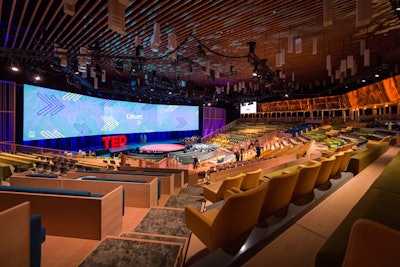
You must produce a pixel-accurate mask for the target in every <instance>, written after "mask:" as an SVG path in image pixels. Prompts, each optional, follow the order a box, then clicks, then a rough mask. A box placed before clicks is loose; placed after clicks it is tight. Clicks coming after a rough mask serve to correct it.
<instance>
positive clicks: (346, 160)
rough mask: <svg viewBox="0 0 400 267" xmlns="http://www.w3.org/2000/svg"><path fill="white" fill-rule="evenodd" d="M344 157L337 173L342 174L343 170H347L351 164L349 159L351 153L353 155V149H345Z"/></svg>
mask: <svg viewBox="0 0 400 267" xmlns="http://www.w3.org/2000/svg"><path fill="white" fill-rule="evenodd" d="M343 153H344V155H343V159H342V162H340V166H339V170H338V173H337V174H341V173H342V172H344V171H346V169H347V165H349V161H350V158H351V155H353V149H351V148H350V149H348V150H346V151H343Z"/></svg>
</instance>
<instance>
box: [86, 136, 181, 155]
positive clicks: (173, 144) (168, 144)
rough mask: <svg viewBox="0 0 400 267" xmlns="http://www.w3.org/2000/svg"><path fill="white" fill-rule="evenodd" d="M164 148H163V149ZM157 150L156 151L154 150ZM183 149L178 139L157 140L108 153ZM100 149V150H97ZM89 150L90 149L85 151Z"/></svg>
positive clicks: (123, 147) (129, 145) (117, 148)
mask: <svg viewBox="0 0 400 267" xmlns="http://www.w3.org/2000/svg"><path fill="white" fill-rule="evenodd" d="M164 146H165V148H164ZM156 148H157V149H156ZM184 148H185V146H184V145H181V144H180V139H169V140H159V141H154V142H147V143H129V144H127V145H125V146H121V147H115V148H110V149H109V150H110V153H118V152H122V151H127V150H136V149H139V150H141V151H145V152H150V151H151V152H160V153H164V152H173V151H179V150H183V149H184ZM97 149H102V148H97ZM97 149H92V151H96V150H97ZM85 150H87V151H88V150H90V149H85Z"/></svg>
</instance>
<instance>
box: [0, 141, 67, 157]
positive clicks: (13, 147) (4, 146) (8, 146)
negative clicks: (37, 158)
mask: <svg viewBox="0 0 400 267" xmlns="http://www.w3.org/2000/svg"><path fill="white" fill-rule="evenodd" d="M0 149H1V150H4V151H12V152H22V153H37V154H53V155H62V154H63V153H64V151H63V150H60V149H53V148H45V147H37V146H25V145H18V144H14V143H11V142H1V141H0Z"/></svg>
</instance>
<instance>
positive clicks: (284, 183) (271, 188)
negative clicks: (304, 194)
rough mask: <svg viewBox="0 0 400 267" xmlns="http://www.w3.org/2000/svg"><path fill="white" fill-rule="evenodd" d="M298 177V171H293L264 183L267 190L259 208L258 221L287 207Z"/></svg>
mask: <svg viewBox="0 0 400 267" xmlns="http://www.w3.org/2000/svg"><path fill="white" fill-rule="evenodd" d="M298 177H299V170H294V171H291V172H287V173H282V174H281V175H277V176H274V177H272V178H270V179H268V180H267V181H266V183H268V188H267V193H266V194H265V198H264V202H263V206H262V208H261V212H260V220H263V219H264V218H266V217H268V216H269V215H272V214H273V213H275V212H277V211H279V210H281V209H283V208H285V207H287V206H289V204H290V201H291V199H292V195H293V192H294V188H295V186H296V182H297V178H298Z"/></svg>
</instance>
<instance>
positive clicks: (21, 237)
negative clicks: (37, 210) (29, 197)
mask: <svg viewBox="0 0 400 267" xmlns="http://www.w3.org/2000/svg"><path fill="white" fill-rule="evenodd" d="M30 216H31V214H30V206H29V202H24V203H22V202H21V203H20V204H17V205H15V206H12V205H11V206H9V207H4V206H3V205H2V207H1V209H0V236H1V239H2V242H0V263H1V265H2V266H29V262H30V253H29V251H30V246H29V243H30V222H29V220H30Z"/></svg>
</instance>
